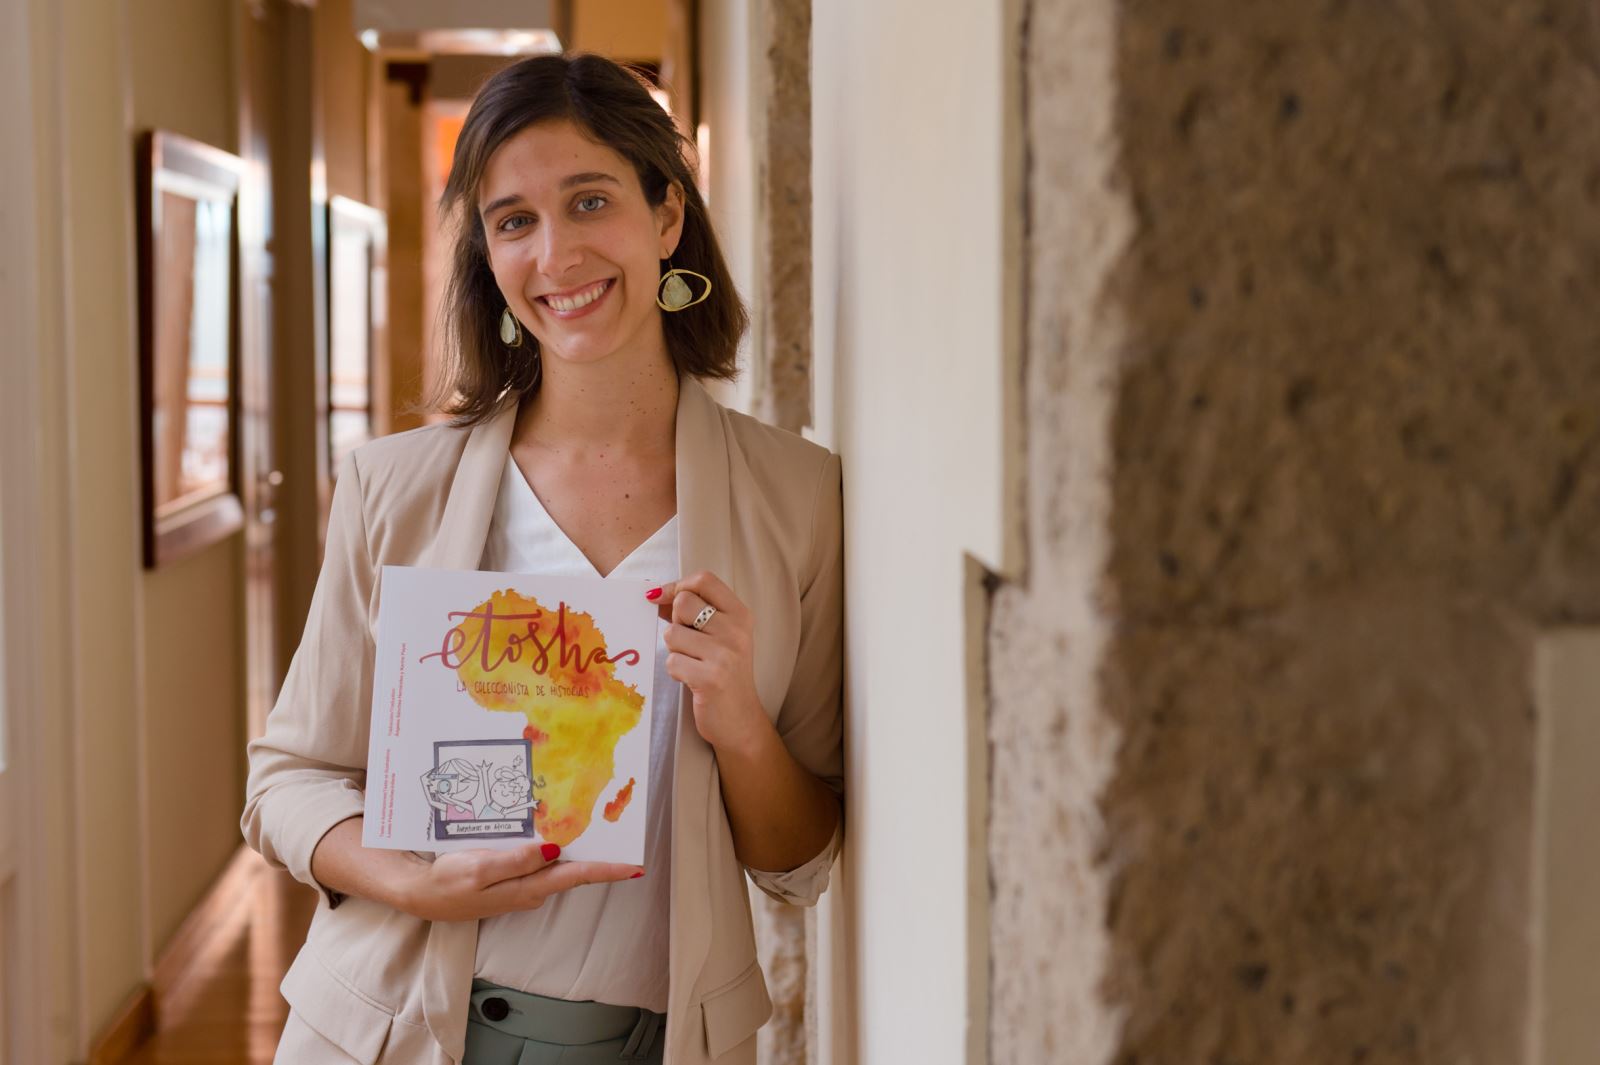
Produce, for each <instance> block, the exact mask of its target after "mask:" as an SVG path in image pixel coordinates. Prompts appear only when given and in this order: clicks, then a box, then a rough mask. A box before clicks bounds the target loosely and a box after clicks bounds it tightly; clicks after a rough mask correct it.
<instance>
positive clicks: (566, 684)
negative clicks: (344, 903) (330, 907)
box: [362, 566, 658, 862]
mask: <svg viewBox="0 0 1600 1065" xmlns="http://www.w3.org/2000/svg"><path fill="white" fill-rule="evenodd" d="M648 586H649V585H648V582H646V581H642V580H633V581H629V580H620V579H601V578H599V577H549V576H539V575H529V574H511V573H495V572H490V571H484V570H469V571H457V570H429V569H418V568H414V567H406V566H385V567H384V568H383V583H382V585H381V588H380V593H381V600H380V605H379V611H378V637H377V653H376V659H375V664H374V669H373V687H372V723H371V734H370V739H369V745H368V755H367V789H366V816H365V822H364V826H363V832H362V842H363V843H364V844H365V845H366V846H369V847H386V848H395V849H403V850H416V851H434V852H438V851H445V850H452V849H456V848H461V847H509V846H520V845H523V844H526V843H530V842H550V843H557V844H559V845H560V846H561V849H562V857H564V858H571V859H580V860H592V861H615V862H639V861H642V860H643V858H644V820H645V818H644V802H643V800H644V797H645V795H646V794H648V789H649V737H650V712H651V705H652V694H653V693H652V692H651V680H652V678H653V677H654V670H655V647H656V633H657V624H658V619H657V614H656V608H655V606H654V605H653V604H651V603H650V602H649V601H648V600H646V599H645V598H644V592H645V590H646V588H647V587H648Z"/></svg>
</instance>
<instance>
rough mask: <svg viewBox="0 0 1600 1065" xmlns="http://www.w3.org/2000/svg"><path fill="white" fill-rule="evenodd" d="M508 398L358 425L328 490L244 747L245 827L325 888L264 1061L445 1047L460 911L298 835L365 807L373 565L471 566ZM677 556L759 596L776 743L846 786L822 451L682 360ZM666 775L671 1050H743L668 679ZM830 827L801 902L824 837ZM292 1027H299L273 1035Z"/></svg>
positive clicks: (708, 1058) (750, 998)
mask: <svg viewBox="0 0 1600 1065" xmlns="http://www.w3.org/2000/svg"><path fill="white" fill-rule="evenodd" d="M514 420H515V407H514V405H512V406H508V407H507V408H506V409H505V410H503V411H502V412H500V413H499V414H497V415H495V416H494V417H493V418H491V419H490V420H489V421H487V422H484V423H482V424H480V425H478V426H476V427H475V428H472V429H456V428H451V427H448V426H430V427H428V428H424V429H418V430H413V431H411V432H407V433H401V434H399V435H396V436H392V437H385V438H383V439H380V440H376V441H373V442H372V443H370V444H367V445H365V446H363V447H361V448H359V449H357V450H356V452H355V453H354V454H353V455H352V456H351V458H349V459H347V460H346V462H345V464H344V466H343V469H342V471H341V473H340V476H339V480H338V487H337V488H336V490H335V492H334V498H333V504H332V513H331V516H330V519H329V524H328V535H327V548H326V555H325V557H324V560H323V565H322V572H321V574H320V575H319V577H318V579H317V587H316V591H315V593H314V595H313V596H312V600H311V609H310V614H309V616H308V617H307V619H306V626H305V632H304V635H303V636H302V638H301V642H300V647H299V649H298V650H297V651H296V652H295V656H294V660H293V662H292V663H291V665H290V667H289V672H288V675H287V677H286V678H285V680H284V686H283V691H282V693H281V695H280V696H279V698H278V702H277V705H276V706H275V707H274V708H273V711H272V713H271V714H270V715H269V716H268V719H267V725H266V732H265V735H263V736H262V737H261V738H260V739H257V740H255V741H254V742H252V743H251V744H250V747H249V762H250V771H249V781H248V783H247V785H246V805H245V811H244V817H243V820H242V822H241V827H242V828H243V830H244V835H245V839H246V840H247V841H248V842H249V844H250V846H252V847H254V848H255V849H256V850H258V851H260V852H261V854H262V855H263V856H264V857H265V858H266V859H267V860H268V861H269V862H271V863H273V864H275V865H278V866H281V867H283V868H286V869H288V870H289V872H290V873H291V874H293V875H294V876H295V877H296V878H297V879H299V880H301V881H304V882H305V883H307V884H310V885H312V886H313V887H318V888H319V890H321V892H322V895H321V898H320V899H319V902H318V906H317V911H316V915H315V916H314V918H313V919H312V922H311V929H310V932H309V933H308V935H307V937H306V943H305V946H304V947H303V948H302V949H301V951H300V953H299V955H298V956H297V957H296V959H295V961H294V964H293V965H292V967H291V968H290V970H289V974H288V976H287V977H285V979H284V981H283V985H282V991H283V995H284V998H285V999H287V1000H288V1003H289V1006H290V1008H291V1011H292V1016H291V1019H290V1025H289V1027H288V1029H287V1030H286V1032H285V1035H284V1044H283V1045H282V1046H280V1050H279V1060H280V1061H293V1062H296V1063H311V1065H315V1063H318V1062H322V1061H328V1060H343V1058H339V1057H337V1056H336V1055H333V1052H332V1050H331V1048H330V1046H329V1044H331V1045H332V1047H337V1048H338V1050H339V1051H342V1052H343V1054H344V1055H347V1056H348V1057H349V1058H351V1059H354V1060H355V1061H357V1062H361V1063H363V1065H372V1063H375V1062H382V1063H385V1065H387V1063H396V1065H398V1063H402V1062H403V1063H406V1065H418V1063H432V1065H443V1063H444V1062H446V1061H452V1062H454V1061H459V1060H460V1058H461V1056H462V1052H463V1046H464V1043H465V1038H466V1023H467V998H468V994H469V991H470V987H471V983H472V974H473V965H474V961H475V955H476V951H477V937H478V923H477V922H476V921H460V922H443V921H440V922H429V921H423V920H420V919H418V918H415V917H411V916H409V915H407V914H404V913H400V912H398V911H396V910H393V909H391V908H389V907H387V906H384V905H381V904H379V903H376V902H372V901H369V900H367V899H362V898H355V897H349V898H345V897H342V896H339V895H337V894H336V893H333V892H329V891H327V890H323V889H321V886H320V885H318V884H317V883H316V881H315V880H314V879H313V878H312V876H311V852H312V850H313V849H314V848H315V847H316V845H317V843H318V841H319V840H321V838H322V836H323V834H324V833H325V832H327V831H328V829H330V828H332V827H333V826H334V825H335V824H337V823H338V822H340V821H342V820H344V819H346V818H349V817H352V816H355V815H358V814H360V813H361V812H362V800H363V792H362V787H363V784H364V781H365V776H366V774H365V768H364V767H365V764H366V756H367V727H368V719H369V712H370V705H371V695H372V688H371V685H372V660H373V631H374V625H375V623H376V619H377V612H378V603H379V597H380V595H381V593H382V588H381V587H380V581H379V575H380V567H381V566H383V565H385V564H394V565H419V566H434V567H447V568H457V569H476V568H477V567H478V563H479V559H480V558H481V556H482V553H483V545H484V540H485V537H486V535H487V531H488V526H489V521H490V517H491V514H492V512H493V509H494V503H495V496H496V492H497V490H498V486H499V483H500V476H501V473H502V470H503V468H504V464H505V460H506V452H507V449H508V447H509V444H510V439H511V430H512V425H513V422H514ZM676 438H677V496H678V523H679V560H680V564H681V565H682V567H683V572H684V573H685V574H688V573H693V572H695V571H697V570H702V569H706V570H711V571H712V572H714V573H716V574H718V575H720V576H721V577H722V578H723V579H725V580H726V581H727V582H728V583H729V584H730V585H731V586H732V588H733V589H734V591H735V592H736V593H737V594H738V595H739V597H740V598H741V599H743V600H744V602H745V603H746V604H747V605H748V606H749V607H750V608H751V610H752V611H753V612H754V613H755V616H756V625H755V636H756V650H755V672H756V687H757V691H758V692H759V694H760V696H761V702H762V705H763V706H764V707H766V710H767V713H768V714H769V715H770V716H771V717H772V718H773V719H774V721H775V723H776V725H777V728H778V732H779V734H780V735H781V736H782V737H783V740H784V742H785V744H786V745H787V746H788V748H789V750H790V751H791V752H792V753H793V754H794V756H795V758H796V759H798V760H799V761H800V763H801V764H802V765H804V766H805V767H806V768H807V769H809V770H810V771H811V772H812V773H814V774H816V775H817V776H818V777H820V778H821V779H822V780H823V781H825V782H826V783H827V784H828V785H829V786H830V787H832V788H833V789H834V790H835V791H836V792H838V793H839V794H841V795H842V794H843V758H842V750H841V737H842V728H841V720H840V680H841V655H842V653H843V648H842V611H843V568H842V561H843V560H842V550H841V498H840V472H839V459H838V456H836V455H834V454H832V453H830V452H829V451H827V450H826V449H825V448H822V447H819V446H817V445H815V444H812V443H810V442H809V441H806V440H804V439H803V438H801V437H799V436H796V435H794V434H793V433H789V432H785V431H783V430H780V429H774V428H772V427H771V426H768V425H765V424H763V423H761V422H758V421H756V420H755V419H753V418H749V417H747V416H745V415H742V414H739V413H737V412H734V411H730V410H728V409H726V408H724V407H722V406H721V405H720V404H718V403H717V402H716V401H715V400H713V399H712V398H711V396H710V395H709V394H708V393H707V392H706V391H705V389H704V388H703V387H702V386H701V385H700V384H699V383H698V382H697V381H695V380H693V379H692V378H687V377H686V378H684V379H683V382H682V387H681V388H680V390H679V400H678V412H677V427H676ZM682 700H683V701H682V710H681V715H680V720H679V727H678V739H677V753H676V762H675V765H676V777H675V790H674V793H673V796H672V831H673V846H672V869H671V873H670V875H671V877H672V892H671V894H672V906H671V929H670V933H671V954H670V961H669V979H670V990H669V993H668V1006H667V1027H666V1039H667V1043H666V1062H667V1065H708V1063H713V1062H714V1063H717V1065H736V1063H737V1065H753V1063H754V1062H755V1032H756V1029H758V1028H759V1027H761V1025H762V1024H764V1023H765V1022H766V1020H767V1018H768V1017H769V1016H770V1015H771V1013H772V1002H771V999H770V998H769V997H768V994H767V987H766V982H765V979H764V978H763V976H762V973H761V969H760V966H759V965H758V964H757V962H756V947H755V936H754V933H753V930H752V922H751V915H750V906H749V894H748V890H747V888H746V886H745V881H744V873H745V867H744V866H743V865H742V864H741V862H740V861H739V858H738V856H737V855H736V854H735V853H734V849H733V837H732V833H731V830H730V828H729V825H728V817H727V812H726V810H725V809H724V807H723V803H722V789H721V787H720V786H719V783H718V777H717V763H716V758H715V757H714V755H713V752H712V750H711V747H710V745H709V744H707V743H706V742H705V741H704V740H703V739H701V737H700V734H699V732H698V731H697V730H696V729H695V726H694V715H693V713H692V708H691V706H690V704H689V700H690V695H689V692H688V691H687V690H686V689H685V690H684V691H683V693H682ZM840 841H841V833H840V832H836V833H835V834H834V837H833V839H832V840H831V841H830V842H829V844H828V848H827V850H826V852H825V853H826V854H827V859H826V860H825V861H822V862H821V863H820V868H821V876H820V877H818V878H817V879H816V880H814V881H813V882H811V884H810V885H809V886H806V887H801V888H799V889H796V888H794V887H792V886H790V887H789V888H788V889H787V890H777V889H775V888H774V886H773V885H772V884H770V883H763V882H762V874H752V875H753V876H755V878H756V881H757V884H758V886H760V887H762V888H763V890H766V891H767V892H768V893H769V894H772V895H773V896H774V897H779V898H783V899H784V900H785V901H789V902H796V903H799V904H802V905H809V904H812V903H814V902H815V901H816V898H817V895H818V894H819V893H820V892H821V890H822V889H823V887H825V885H826V880H827V870H828V868H829V867H830V866H831V864H832V859H833V856H834V855H836V854H837V853H838V849H839V846H840ZM290 1044H294V1045H290Z"/></svg>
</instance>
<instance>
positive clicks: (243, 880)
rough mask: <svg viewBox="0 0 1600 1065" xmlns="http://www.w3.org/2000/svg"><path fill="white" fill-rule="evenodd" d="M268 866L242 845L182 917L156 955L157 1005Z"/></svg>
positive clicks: (192, 965) (154, 982) (244, 902)
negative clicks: (220, 873)
mask: <svg viewBox="0 0 1600 1065" xmlns="http://www.w3.org/2000/svg"><path fill="white" fill-rule="evenodd" d="M266 870H267V863H266V862H265V861H264V860H263V859H262V858H261V856H260V855H259V854H257V853H256V852H255V851H253V850H251V849H250V848H249V847H246V846H244V845H243V844H240V845H239V849H238V850H237V851H235V852H234V855H233V857H232V858H230V859H229V860H228V864H227V866H226V867H225V868H224V869H223V870H222V875H220V876H218V877H217V880H216V883H214V884H212V885H211V890H210V891H208V892H206V895H205V898H203V899H201V900H200V903H199V905H197V906H196V907H195V908H194V909H193V910H191V911H190V912H189V916H188V917H185V918H184V919H183V924H181V925H179V926H178V930H177V931H176V932H175V933H173V936H172V940H171V942H169V943H168V944H167V946H166V948H165V949H163V950H162V952H161V956H160V957H158V958H157V959H156V964H155V969H154V971H152V972H151V974H150V983H151V989H152V990H153V992H154V995H155V1004H156V1007H157V1009H159V1008H160V1007H161V1005H162V1003H164V1002H166V1001H167V1000H168V999H169V998H171V997H172V994H173V991H174V989H175V988H177V987H178V985H179V984H181V983H182V982H183V981H184V979H185V978H186V977H187V976H188V975H189V973H190V972H192V971H193V969H194V968H195V965H196V963H198V962H199V960H200V958H201V956H202V955H204V953H205V951H206V948H207V947H208V946H209V945H210V944H211V943H213V942H215V941H216V940H217V938H218V937H219V936H221V935H222V934H223V933H224V930H225V929H226V928H227V926H228V924H229V922H230V921H231V920H232V919H233V917H234V916H235V915H236V914H237V913H238V911H239V909H240V907H242V906H245V905H247V904H248V903H249V901H250V893H251V891H252V890H253V889H254V887H255V883H256V878H257V877H259V876H260V875H261V874H262V873H264V872H266Z"/></svg>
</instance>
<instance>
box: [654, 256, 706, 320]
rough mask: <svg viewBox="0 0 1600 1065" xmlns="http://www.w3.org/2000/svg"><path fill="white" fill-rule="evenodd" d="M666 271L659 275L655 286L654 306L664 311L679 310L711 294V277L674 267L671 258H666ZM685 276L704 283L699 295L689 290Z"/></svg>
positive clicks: (691, 305)
mask: <svg viewBox="0 0 1600 1065" xmlns="http://www.w3.org/2000/svg"><path fill="white" fill-rule="evenodd" d="M667 267H668V269H667V272H666V273H664V274H662V275H661V282H660V284H659V285H658V286H657V288H656V306H657V307H660V308H661V309H662V310H664V311H681V310H683V309H684V308H685V307H693V306H694V305H695V304H697V303H699V302H700V301H702V300H704V299H705V298H706V297H707V296H709V295H711V279H710V278H709V277H707V276H706V275H705V274H697V273H695V272H694V271H693V270H684V269H682V268H674V267H673V266H672V259H671V258H670V257H669V258H668V259H667ZM685 277H697V278H699V279H700V281H701V283H702V284H704V285H705V288H704V290H702V291H701V293H700V295H698V296H696V295H695V294H694V293H693V292H691V291H690V290H689V283H688V282H687V281H685V280H684V278H685Z"/></svg>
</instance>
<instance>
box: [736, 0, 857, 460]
mask: <svg viewBox="0 0 1600 1065" xmlns="http://www.w3.org/2000/svg"><path fill="white" fill-rule="evenodd" d="M752 7H753V9H754V15H755V17H754V19H753V23H754V38H755V39H754V46H753V48H752V52H753V54H754V55H755V56H756V61H755V62H754V63H753V64H752V77H753V79H754V81H755V83H756V85H757V86H758V89H759V91H758V93H757V99H758V100H760V101H761V104H760V110H759V112H758V115H757V119H756V127H757V137H756V181H757V192H756V195H757V208H756V210H757V214H758V219H757V227H756V255H757V263H758V268H757V270H756V277H757V278H758V281H757V286H758V292H757V294H756V299H755V300H754V301H753V302H754V305H753V307H752V308H751V309H752V312H753V313H752V318H753V325H754V340H755V354H754V358H755V360H756V362H757V365H756V367H755V385H756V393H755V406H756V410H755V413H756V414H757V416H759V417H760V418H762V419H763V420H765V421H768V422H771V423H772V424H773V425H781V426H783V427H784V428H785V429H792V430H794V431H796V432H798V431H799V430H800V429H802V428H804V427H805V426H808V425H810V424H811V0H760V2H759V3H756V4H754V5H752ZM886 43H887V42H886Z"/></svg>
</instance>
